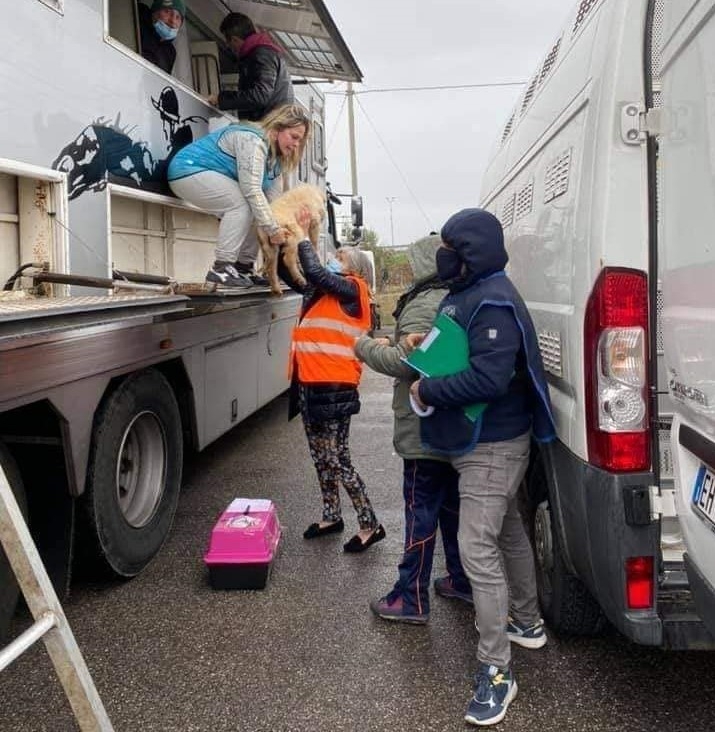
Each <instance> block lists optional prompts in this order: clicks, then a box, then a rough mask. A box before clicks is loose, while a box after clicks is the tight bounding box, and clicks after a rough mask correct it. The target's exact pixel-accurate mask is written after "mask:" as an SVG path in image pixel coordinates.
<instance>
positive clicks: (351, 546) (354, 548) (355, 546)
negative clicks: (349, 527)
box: [343, 524, 385, 554]
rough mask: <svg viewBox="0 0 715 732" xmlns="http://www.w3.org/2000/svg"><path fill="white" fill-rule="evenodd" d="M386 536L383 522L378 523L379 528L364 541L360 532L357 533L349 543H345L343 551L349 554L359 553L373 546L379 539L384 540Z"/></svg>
mask: <svg viewBox="0 0 715 732" xmlns="http://www.w3.org/2000/svg"><path fill="white" fill-rule="evenodd" d="M384 538H385V529H383V528H382V524H378V525H377V528H376V529H375V530H374V531H373V532H372V534H370V536H369V537H368V538H367V539H365V541H363V540H362V539H361V538H360V536H359V534H355V536H353V538H352V539H350V541H349V542H347V544H343V551H346V552H347V553H348V554H358V553H359V552H364V551H365V549H367V548H368V547H371V546H372V545H373V544H375V543H376V542H378V541H382V540H383V539H384Z"/></svg>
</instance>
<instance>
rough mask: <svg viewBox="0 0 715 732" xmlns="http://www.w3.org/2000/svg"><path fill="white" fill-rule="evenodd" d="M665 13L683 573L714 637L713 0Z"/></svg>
mask: <svg viewBox="0 0 715 732" xmlns="http://www.w3.org/2000/svg"><path fill="white" fill-rule="evenodd" d="M667 11H668V12H667V13H666V15H665V21H666V22H665V26H664V33H663V55H662V65H663V74H662V76H663V95H664V99H665V102H666V104H667V111H668V116H667V122H668V125H667V129H666V130H665V132H664V135H663V137H662V141H661V160H662V171H663V173H662V181H663V197H662V206H661V209H662V210H661V219H662V232H663V239H664V241H665V242H666V244H667V246H666V247H665V253H664V257H663V337H664V348H665V360H666V364H667V371H668V385H669V388H670V392H671V394H672V395H673V397H674V400H673V401H674V411H675V417H674V419H673V429H672V431H671V444H672V451H673V457H674V463H675V485H676V505H677V509H678V514H679V516H680V525H681V528H682V531H683V536H684V539H685V545H686V548H687V553H686V555H685V567H686V570H687V573H688V579H689V581H690V588H691V591H692V593H693V595H694V598H695V604H696V607H697V609H698V611H699V613H700V615H701V617H702V618H703V621H704V622H705V624H706V625H707V626H708V628H709V629H710V631H711V632H712V633H713V634H715V562H714V561H713V557H714V556H715V286H714V285H713V283H714V282H715V247H714V246H713V245H714V244H715V234H714V232H715V206H714V205H713V202H714V201H715V96H714V94H715V20H714V19H713V11H715V1H714V0H709V1H708V2H696V0H680V1H679V2H670V3H668V8H667Z"/></svg>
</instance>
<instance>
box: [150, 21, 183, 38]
mask: <svg viewBox="0 0 715 732" xmlns="http://www.w3.org/2000/svg"><path fill="white" fill-rule="evenodd" d="M154 30H155V31H156V33H157V35H158V36H159V38H161V39H162V40H163V41H173V40H174V38H176V34H177V33H178V32H179V29H178V28H172V27H171V26H168V25H167V24H166V23H165V22H164V21H163V20H155V21H154Z"/></svg>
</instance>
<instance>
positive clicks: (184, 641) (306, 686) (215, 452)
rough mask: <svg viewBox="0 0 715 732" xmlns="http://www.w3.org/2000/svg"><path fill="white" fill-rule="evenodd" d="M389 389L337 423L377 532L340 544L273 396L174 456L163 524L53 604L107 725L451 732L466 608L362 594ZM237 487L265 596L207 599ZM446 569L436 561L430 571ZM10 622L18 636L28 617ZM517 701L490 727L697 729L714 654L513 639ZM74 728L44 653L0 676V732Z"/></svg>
mask: <svg viewBox="0 0 715 732" xmlns="http://www.w3.org/2000/svg"><path fill="white" fill-rule="evenodd" d="M390 394H391V384H390V380H389V379H386V378H384V377H381V376H377V375H375V374H372V373H367V374H366V377H365V379H364V382H363V388H362V401H363V410H362V412H361V413H360V414H359V415H358V416H357V417H355V418H354V419H353V423H352V430H351V448H352V454H353V459H354V462H355V464H356V465H357V467H358V469H359V470H360V472H361V474H362V476H363V478H364V479H365V481H366V483H367V485H368V491H369V494H370V497H371V499H372V501H373V504H374V506H375V509H376V512H377V514H378V517H379V519H380V521H381V522H382V523H383V525H384V526H385V528H386V530H387V539H386V540H384V541H382V542H380V543H378V544H376V545H374V546H373V547H371V548H370V549H369V550H368V551H367V552H366V553H364V554H359V555H346V554H344V553H343V551H342V543H343V542H344V541H346V540H347V539H348V538H349V537H350V536H351V535H352V533H354V531H355V530H356V529H357V526H356V522H355V514H354V512H353V511H352V508H351V507H350V505H349V504H348V505H344V516H345V520H346V531H345V533H344V534H343V535H333V536H329V537H324V538H320V539H317V540H313V541H310V542H308V541H305V540H304V539H303V538H302V532H303V530H304V528H305V527H306V526H307V525H308V524H309V523H311V522H312V521H315V520H318V518H319V515H320V510H319V509H320V500H319V493H318V489H317V484H316V479H315V475H314V472H313V467H312V464H311V461H310V457H309V455H308V450H307V446H306V441H305V437H304V435H303V432H302V426H301V424H300V420H299V419H297V420H293V421H292V422H290V423H288V422H287V421H286V413H287V401H286V399H285V398H280V399H278V400H276V401H275V402H273V403H271V404H270V405H268V406H267V407H266V408H264V409H263V410H261V411H260V412H259V413H258V414H256V415H254V416H253V417H251V418H250V419H248V420H246V421H245V422H243V423H242V424H241V425H239V426H238V427H237V428H236V429H235V430H234V431H232V432H231V434H229V435H227V436H225V437H224V438H222V439H221V440H220V441H218V442H217V443H215V444H214V445H212V446H211V447H209V448H208V449H207V450H205V451H204V452H203V453H201V454H199V455H194V456H191V457H189V458H188V460H187V464H186V467H185V473H184V489H183V493H182V496H181V502H180V505H179V510H178V514H177V517H176V521H175V524H174V528H173V531H172V534H171V536H170V538H169V540H168V542H167V544H166V545H165V546H164V548H163V549H162V551H161V553H160V554H159V556H158V557H157V558H156V559H155V561H154V562H153V563H152V564H151V565H150V566H149V567H148V568H147V570H146V571H145V572H144V573H143V574H141V575H140V576H139V577H137V578H136V579H134V580H132V581H130V582H116V583H105V584H92V583H88V582H86V581H76V582H75V583H74V587H73V592H72V596H71V597H70V598H69V599H68V600H67V601H66V603H65V611H66V613H67V616H68V618H69V621H70V624H71V626H72V629H73V631H74V633H75V635H76V637H77V640H78V642H79V644H80V647H81V649H82V651H83V653H84V656H85V659H86V661H87V664H88V666H89V668H90V670H91V672H92V675H93V678H94V681H95V683H96V685H97V688H98V690H99V693H100V695H101V697H102V699H103V701H104V704H105V706H106V708H107V711H108V713H109V716H110V719H111V720H112V722H113V724H114V727H115V729H116V730H117V731H120V730H121V731H122V732H135V731H139V730H141V731H142V732H144V731H146V732H149V731H157V732H167V731H170V730H172V731H173V730H177V731H184V730H185V731H187V732H188V731H193V730H196V731H201V732H204V731H205V732H222V731H224V730H225V731H229V730H232V731H241V732H259V731H260V732H262V731H266V732H268V731H281V732H283V731H285V732H293V731H295V732H308V731H310V732H333V731H336V732H337V731H353V730H355V731H360V732H370V731H374V732H383V731H384V732H392V731H393V730H410V731H414V732H422V731H424V732H428V731H429V732H441V731H442V730H445V731H446V730H464V729H466V728H467V727H468V726H467V725H465V724H464V722H463V721H462V715H463V712H464V708H465V705H466V702H467V700H468V698H469V694H470V687H471V684H470V679H471V674H472V672H473V666H474V651H475V647H476V646H475V631H474V627H473V624H472V618H471V613H470V610H469V608H468V607H467V606H466V605H464V604H462V603H459V602H457V601H449V600H444V599H443V598H439V597H436V598H433V600H432V608H431V610H432V612H431V617H430V621H429V624H428V625H427V626H424V627H419V626H403V625H399V624H390V623H386V622H384V621H380V620H378V619H375V618H374V617H372V615H371V614H370V612H369V610H368V607H367V603H368V601H369V600H370V599H371V598H373V597H376V596H379V595H382V594H384V593H385V591H387V590H388V589H389V587H390V586H391V584H392V582H393V581H394V579H395V567H396V565H397V562H398V561H399V558H400V554H401V544H402V509H401V491H400V479H401V463H400V460H399V459H398V458H397V457H396V456H395V455H394V454H393V453H392V446H391V431H392V415H391V411H390ZM235 496H246V497H251V498H253V497H259V498H264V497H265V498H272V499H273V500H274V501H275V503H276V504H277V507H278V511H279V517H280V520H281V523H282V524H283V526H284V531H285V533H284V537H283V540H282V544H281V548H280V552H279V555H278V557H277V559H276V562H275V566H274V571H273V573H272V576H271V578H270V580H269V583H268V586H267V588H266V589H265V590H261V591H253V592H239V591H233V592H225V591H224V592H222V591H214V590H212V589H211V588H210V586H209V584H208V577H207V572H206V570H205V568H204V566H203V563H202V556H203V552H204V550H205V548H206V542H207V539H208V536H209V533H210V530H211V527H212V525H213V523H214V521H215V519H216V518H217V516H218V514H219V513H220V512H221V511H222V510H223V509H224V508H225V507H226V505H228V503H229V502H230V500H231V499H232V498H234V497H235ZM443 571H444V560H443V557H442V555H441V554H438V555H437V557H436V561H435V576H437V575H438V574H440V573H442V572H443ZM27 622H28V619H27V617H23V615H22V613H20V614H19V616H18V618H17V620H16V623H15V625H16V631H19V630H21V629H22V628H23V627H25V626H26V625H27ZM513 652H514V669H515V672H516V675H517V679H518V683H519V694H518V696H517V698H516V700H515V701H514V702H513V703H512V705H511V707H510V708H509V711H508V714H507V717H506V719H505V720H504V721H503V722H502V723H501V724H500V725H499V727H498V729H501V730H508V731H521V730H529V731H531V730H534V729H538V730H560V731H561V730H567V731H569V732H570V731H588V732H590V731H592V730H593V731H596V730H614V731H615V730H628V731H631V730H644V731H645V730H647V731H648V732H652V731H653V730H664V731H667V732H676V731H678V730H683V731H685V730H687V731H688V732H699V731H700V730H703V732H705V731H706V730H708V731H709V730H712V729H713V727H714V726H715V711H714V705H713V699H715V655H712V654H708V653H702V652H701V653H694V652H693V653H665V652H662V651H660V650H657V649H648V648H642V647H638V646H635V645H633V644H631V643H629V642H628V641H626V640H625V639H623V638H622V637H620V636H619V635H618V634H616V633H615V632H613V631H611V632H608V633H606V634H605V635H604V636H603V637H601V638H597V639H578V638H577V639H557V638H555V637H554V636H553V634H549V644H548V645H547V646H546V647H545V648H543V649H540V650H537V651H529V650H526V649H522V648H518V647H515V648H514V649H513ZM74 729H76V725H75V722H74V719H73V717H72V714H71V711H70V708H69V705H68V703H67V701H66V700H65V698H64V695H63V692H62V689H61V687H60V685H59V683H58V682H57V680H56V678H55V676H54V672H53V669H52V666H51V664H50V662H49V660H48V658H47V655H46V653H45V651H44V648H43V647H42V646H39V647H36V648H34V649H33V650H32V651H30V652H29V653H28V654H26V655H25V656H23V657H22V658H21V659H20V660H18V661H16V662H15V663H14V664H13V665H11V666H10V668H9V669H7V670H6V671H4V672H0V730H8V731H10V730H12V731H13V732H29V731H32V732H44V731H47V732H64V730H74Z"/></svg>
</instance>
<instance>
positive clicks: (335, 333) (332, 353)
mask: <svg viewBox="0 0 715 732" xmlns="http://www.w3.org/2000/svg"><path fill="white" fill-rule="evenodd" d="M298 222H299V223H300V224H301V225H302V226H303V228H304V229H306V228H307V226H308V224H309V222H310V214H309V213H308V212H301V213H299V214H298ZM298 256H299V258H300V264H301V267H302V268H303V273H304V274H305V279H306V280H307V283H308V284H307V285H306V286H305V287H300V286H299V285H297V284H296V283H295V282H294V281H293V279H292V278H291V276H290V274H289V273H288V272H287V270H286V269H285V267H281V266H280V264H279V273H280V275H281V277H282V279H283V280H284V281H285V282H287V283H288V284H289V285H290V286H291V287H292V288H293V289H294V290H296V291H298V292H300V293H302V295H303V308H302V312H301V317H300V320H299V322H298V325H297V326H296V328H295V330H294V331H293V354H292V358H293V362H292V366H293V368H292V375H293V381H294V383H295V384H296V386H297V387H298V389H297V391H298V395H299V404H298V405H296V406H299V408H300V413H301V416H302V417H303V425H304V427H305V434H306V437H307V438H308V448H309V450H310V456H311V457H312V459H313V464H314V465H315V470H316V473H317V476H318V483H319V484H320V492H321V495H322V504H323V511H322V516H321V520H320V521H317V522H315V523H312V524H310V526H308V528H307V529H306V530H305V531H304V532H303V537H304V538H305V539H315V538H317V537H320V536H325V535H328V534H335V533H338V532H341V531H343V530H344V528H345V524H344V522H343V518H342V511H341V506H340V486H342V487H343V488H344V489H345V491H346V492H347V494H348V496H349V498H350V501H351V503H352V504H353V508H354V509H355V512H356V514H357V521H358V531H357V533H356V534H355V535H354V536H353V537H352V538H351V539H350V540H349V541H348V542H347V543H345V544H344V545H343V549H344V550H345V551H346V552H349V553H353V554H354V553H358V552H363V551H365V550H366V549H367V548H368V547H370V546H372V545H373V544H375V543H376V542H378V541H381V540H382V539H384V538H385V529H384V528H383V527H382V525H381V524H380V523H379V522H378V520H377V517H376V516H375V512H374V510H373V508H372V505H371V504H370V500H369V498H368V497H367V492H366V490H365V483H364V482H363V480H362V478H361V477H360V474H359V473H358V472H357V470H356V469H355V467H354V466H353V464H352V460H351V459H350V448H349V437H350V418H351V417H352V415H353V414H356V413H357V412H358V411H360V398H359V395H358V385H359V383H360V376H361V374H362V365H361V364H360V361H358V359H357V358H356V356H355V353H354V351H353V344H354V342H355V339H356V338H357V337H359V336H361V335H363V334H365V333H367V331H368V329H369V328H370V296H371V293H370V286H369V285H368V282H369V281H371V280H372V272H371V264H370V260H369V259H368V258H367V257H366V256H365V254H364V253H363V252H361V251H359V250H358V249H355V248H354V247H341V248H340V249H338V252H337V254H336V256H335V258H334V259H331V260H329V261H328V263H327V266H326V267H323V266H322V265H321V263H320V260H319V259H318V256H317V255H316V253H315V251H314V250H313V247H312V245H311V243H310V241H309V240H308V239H307V238H306V240H305V241H301V242H300V243H299V244H298ZM292 391H295V390H292ZM294 411H297V410H293V409H291V412H294Z"/></svg>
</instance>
